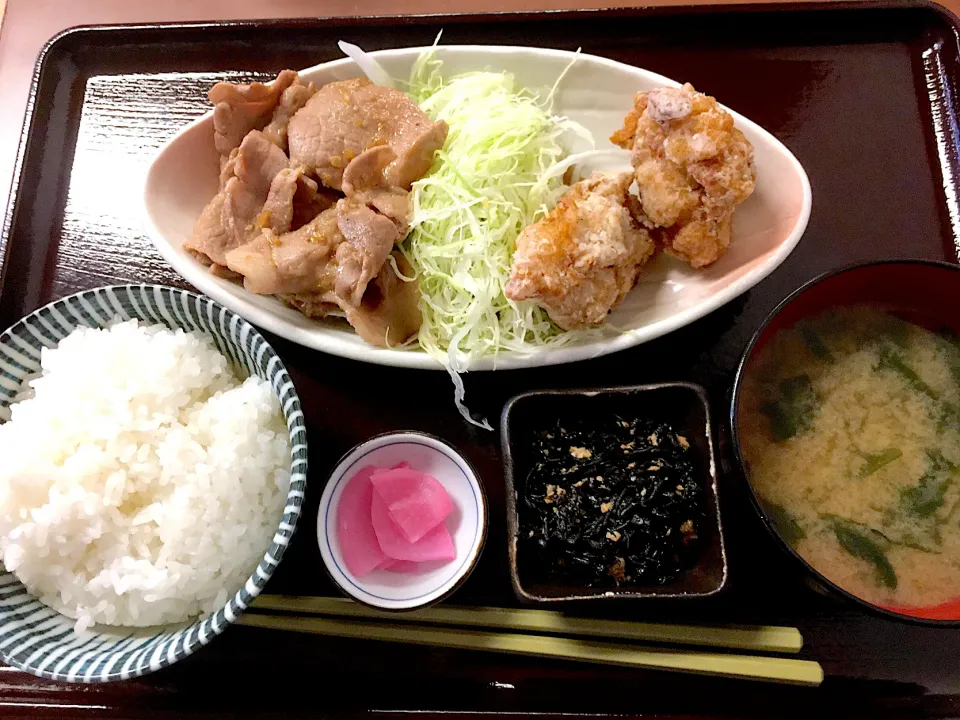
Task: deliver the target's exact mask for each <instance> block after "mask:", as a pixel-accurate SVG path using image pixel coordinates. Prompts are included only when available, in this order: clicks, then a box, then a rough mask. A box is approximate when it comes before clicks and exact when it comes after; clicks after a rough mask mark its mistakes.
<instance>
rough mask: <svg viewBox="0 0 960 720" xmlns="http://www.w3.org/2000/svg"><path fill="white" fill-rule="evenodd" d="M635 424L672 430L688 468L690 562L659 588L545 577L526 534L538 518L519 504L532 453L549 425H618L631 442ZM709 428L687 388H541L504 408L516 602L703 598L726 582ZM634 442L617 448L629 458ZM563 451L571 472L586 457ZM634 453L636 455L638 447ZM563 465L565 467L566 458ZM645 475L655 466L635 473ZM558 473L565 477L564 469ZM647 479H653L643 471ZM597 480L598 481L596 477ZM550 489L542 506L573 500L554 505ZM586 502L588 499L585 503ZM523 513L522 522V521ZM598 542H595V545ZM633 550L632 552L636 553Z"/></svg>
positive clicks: (703, 408) (693, 389)
mask: <svg viewBox="0 0 960 720" xmlns="http://www.w3.org/2000/svg"><path fill="white" fill-rule="evenodd" d="M634 420H636V421H637V422H639V423H640V425H639V426H638V427H641V428H642V427H644V424H645V423H647V422H649V423H652V424H667V425H669V426H670V427H671V428H672V429H673V430H674V431H675V432H674V433H673V436H672V438H673V440H676V442H677V445H678V446H679V447H681V448H683V451H682V456H683V462H684V463H685V467H687V468H688V469H689V477H690V478H691V479H692V480H693V481H694V482H696V483H697V485H698V490H697V492H698V493H699V496H698V497H699V500H698V502H697V507H698V508H699V509H700V512H701V515H700V516H699V517H698V521H697V525H696V540H695V543H696V544H695V545H694V546H693V551H692V553H691V557H690V558H688V561H687V563H686V565H685V567H684V569H683V570H681V571H680V572H679V574H678V575H676V577H673V578H671V579H669V580H668V581H667V582H664V583H663V584H659V583H656V582H650V583H630V582H623V583H612V582H611V583H603V582H601V583H596V584H592V585H591V584H590V583H588V582H587V581H584V580H582V579H580V578H569V577H567V578H565V577H562V573H550V572H548V571H547V568H546V563H545V562H544V560H543V558H542V557H540V556H539V554H538V553H539V550H538V548H536V547H533V546H532V545H529V544H528V543H527V542H526V538H527V535H526V533H527V532H529V533H530V537H531V538H533V537H534V532H535V531H533V530H528V527H527V526H529V525H531V523H532V522H533V518H534V516H535V515H536V513H537V512H538V511H537V509H536V508H535V507H534V506H532V505H529V504H528V503H527V502H525V500H524V490H525V487H526V482H527V478H528V477H529V476H530V473H531V471H532V470H533V468H534V465H535V463H537V462H538V458H537V457H536V454H537V453H542V452H544V451H543V449H542V448H540V447H539V446H538V445H537V443H538V442H539V441H541V440H542V439H543V438H551V439H552V438H554V434H548V432H553V431H551V430H550V428H551V427H554V426H556V427H557V428H559V431H560V432H561V433H568V432H574V431H569V430H567V429H566V428H564V427H563V425H565V424H574V423H576V424H577V425H578V427H581V428H587V429H588V428H591V427H607V426H609V425H611V424H613V423H617V425H618V426H619V425H622V427H623V428H624V432H626V433H629V435H631V436H632V435H633V427H632V425H633V422H634ZM605 424H606V425H605ZM710 427H711V426H710V408H709V406H708V403H707V397H706V393H705V392H704V391H703V389H702V388H701V387H700V386H698V385H694V384H692V383H683V382H676V383H662V384H656V385H637V386H631V387H622V388H604V389H596V390H557V391H550V390H545V391H537V392H530V393H525V394H523V395H518V396H516V397H514V398H513V399H511V400H510V401H509V402H508V403H507V404H506V406H505V407H504V410H503V418H502V422H501V430H500V433H501V443H502V446H503V456H504V465H505V476H506V486H507V488H506V489H507V493H506V495H507V532H508V534H509V535H508V542H507V545H508V548H509V559H510V577H511V581H512V584H513V589H514V592H516V594H517V596H518V597H519V598H520V599H521V600H525V601H530V602H557V601H563V600H589V599H596V598H668V597H669V598H673V597H677V598H680V597H705V596H708V595H713V594H715V593H717V592H719V591H720V590H721V589H722V588H723V587H724V585H725V583H726V580H727V556H726V550H725V548H724V544H723V534H722V529H721V522H720V512H719V507H718V503H717V474H716V463H715V461H714V451H713V441H712V439H711V429H710ZM605 437H607V438H611V437H614V436H612V435H611V436H605ZM628 437H629V436H628ZM625 439H628V438H625ZM650 439H653V446H656V445H657V442H658V441H657V440H656V439H655V438H654V436H653V435H651V436H650V438H646V439H643V440H641V441H640V443H642V442H643V441H644V440H647V441H649V440H650ZM558 442H559V441H558ZM613 442H616V441H613ZM633 444H634V443H633V442H632V441H629V442H627V443H625V444H622V445H619V447H621V448H625V450H624V451H623V452H624V454H627V453H629V452H634V451H633V450H632V449H631V448H632V447H633ZM638 448H639V444H638ZM568 450H569V452H570V455H571V456H572V457H571V458H570V464H571V465H572V466H576V464H577V458H578V457H582V453H585V452H586V451H585V449H583V448H579V447H574V446H571V447H570V448H568ZM562 451H563V449H561V452H562ZM598 452H599V450H598ZM607 452H610V451H607ZM612 452H614V453H619V452H620V450H619V449H614V450H613V451H612ZM636 452H637V453H640V452H641V451H640V450H639V449H637V450H636ZM651 452H655V451H653V450H651ZM638 457H641V458H642V457H645V456H644V455H638ZM686 463H688V465H686ZM562 464H564V465H566V460H565V461H564V462H563V463H562ZM584 464H586V463H584ZM644 464H645V463H644ZM644 469H645V470H654V469H656V470H659V469H660V468H659V467H656V468H654V467H653V466H651V467H649V468H641V470H644ZM668 470H669V468H668ZM551 472H553V471H552V470H551ZM560 472H561V473H564V472H566V469H565V468H564V469H563V470H561V471H560ZM647 476H648V477H655V476H653V475H649V473H648V474H647ZM558 477H559V476H558ZM595 479H596V480H599V481H601V482H603V478H602V476H598V477H596V478H595ZM542 481H543V478H542V477H541V478H539V479H538V483H539V482H542ZM608 482H610V481H609V480H608ZM623 482H624V483H625V482H626V481H623ZM642 482H647V481H642V480H638V481H637V483H638V487H639V486H640V483H642ZM582 484H583V483H582V482H580V483H578V484H576V485H573V486H571V488H570V490H569V492H571V493H572V492H574V490H573V488H579V487H580V486H581V485H582ZM553 487H554V486H553V485H547V486H546V488H547V492H546V495H545V497H544V501H543V502H544V503H547V504H550V503H557V504H559V503H562V502H570V501H571V500H572V497H571V496H569V495H568V497H567V498H559V499H558V496H556V495H553V493H554V492H559V493H560V494H561V495H563V494H566V493H567V491H564V490H556V491H554V490H552V489H551V488H553ZM658 487H659V486H658ZM677 490H678V492H679V491H680V490H681V486H679V485H678V486H677ZM603 491H604V492H607V488H606V487H604V488H603ZM577 492H584V491H577ZM643 492H644V493H645V491H643ZM657 492H664V491H663V490H658V491H657ZM621 497H623V496H621ZM538 498H539V491H538V495H537V499H536V500H531V502H538V501H539V500H538ZM590 499H591V498H589V497H588V498H586V500H584V502H587V501H589V500H590ZM557 504H554V505H553V506H552V507H551V509H552V510H553V512H558V510H557V509H556V508H557ZM604 505H606V503H604V504H603V505H601V510H600V512H603V513H606V512H608V510H604V509H602V508H603V506H604ZM561 507H562V505H561ZM594 507H596V506H595V505H594ZM594 511H595V510H594ZM642 512H643V511H638V512H637V514H636V515H635V517H639V516H640V513H642ZM525 513H527V514H528V516H525ZM534 524H535V523H534ZM521 528H523V532H524V537H523V538H521V537H520V533H521ZM625 532H626V531H625ZM670 532H671V530H669V529H668V530H666V535H667V536H669V535H670ZM620 537H621V536H620V534H619V533H618V532H614V533H612V534H607V535H606V538H609V539H610V540H611V541H612V542H616V541H618V540H619V539H620ZM602 539H603V538H602V536H601V541H602ZM530 542H534V541H533V540H531V541H530ZM625 547H629V546H628V545H627V546H625ZM631 552H636V549H634V550H631ZM613 568H614V566H611V574H613V572H612V570H613Z"/></svg>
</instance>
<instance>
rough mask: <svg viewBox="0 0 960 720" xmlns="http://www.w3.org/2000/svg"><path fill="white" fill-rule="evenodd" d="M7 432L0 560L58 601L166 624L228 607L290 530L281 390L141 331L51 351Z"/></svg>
mask: <svg viewBox="0 0 960 720" xmlns="http://www.w3.org/2000/svg"><path fill="white" fill-rule="evenodd" d="M41 365H42V374H41V375H40V376H39V377H37V378H36V379H33V380H32V381H31V382H30V385H31V389H32V397H31V396H29V395H28V397H27V399H23V400H21V401H20V402H18V403H16V404H14V405H12V406H11V419H10V421H9V422H7V423H5V424H3V425H0V559H2V561H3V564H4V566H5V567H6V568H7V570H9V571H11V572H14V573H15V574H16V575H17V577H18V578H19V579H20V581H21V582H23V584H24V585H26V587H27V588H28V589H29V590H30V591H31V592H32V593H33V594H34V595H36V596H37V597H38V598H40V599H41V600H42V601H43V602H44V603H46V604H47V605H49V606H51V607H53V608H55V609H57V610H59V611H60V612H62V613H63V614H65V615H67V616H69V617H71V618H76V620H77V629H78V630H82V629H84V628H86V627H89V626H91V625H93V624H94V623H104V624H108V625H134V626H146V625H159V624H166V623H175V622H180V621H183V620H186V619H188V618H191V617H194V616H197V615H200V614H202V613H207V612H211V611H214V610H216V609H217V608H218V607H219V606H221V605H222V604H223V603H224V602H225V601H226V600H227V597H228V596H229V595H232V594H233V593H235V592H236V591H237V590H239V589H240V587H241V586H242V585H243V583H244V582H245V581H246V579H247V577H249V575H250V574H251V573H252V572H253V571H254V570H255V568H256V566H257V563H258V562H259V560H260V558H261V557H262V556H263V553H264V552H265V551H266V549H267V547H268V546H269V544H270V539H271V537H272V536H273V534H274V532H275V531H276V528H277V525H278V524H279V521H280V517H281V513H282V509H283V505H284V500H285V498H286V493H287V489H288V486H289V481H290V478H289V466H290V443H289V436H288V433H287V428H286V424H285V422H284V419H283V415H282V413H281V411H280V407H279V402H278V400H277V398H276V396H275V395H274V394H273V392H272V390H271V388H270V385H269V383H267V382H265V381H262V380H260V379H259V378H256V377H251V378H248V379H247V380H245V381H243V382H241V381H240V380H239V379H238V378H237V377H235V375H234V374H233V372H232V370H231V368H230V366H229V364H228V361H227V360H226V358H225V357H224V356H223V355H222V354H221V353H220V352H218V351H217V349H216V348H215V347H214V346H213V344H212V343H211V342H210V341H209V340H207V339H205V338H203V337H200V336H197V335H194V334H191V333H185V332H183V331H181V330H177V331H176V332H174V331H170V330H168V329H166V328H164V327H163V326H160V325H154V326H148V325H144V324H140V323H138V322H136V321H128V322H117V323H115V324H112V325H111V326H110V327H109V328H107V329H104V330H91V329H87V328H80V329H78V330H76V331H75V332H73V333H71V334H70V335H69V336H68V337H67V338H65V339H64V340H63V341H62V342H61V343H60V345H59V347H57V348H56V349H52V350H44V351H43V352H42V356H41Z"/></svg>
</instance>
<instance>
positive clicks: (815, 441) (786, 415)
mask: <svg viewBox="0 0 960 720" xmlns="http://www.w3.org/2000/svg"><path fill="white" fill-rule="evenodd" d="M740 403H741V404H740V414H739V422H738V425H739V431H740V436H741V444H742V449H743V453H744V457H745V460H746V462H747V467H748V473H749V477H750V481H751V483H752V485H753V487H754V489H755V490H756V492H757V493H758V495H759V496H760V498H761V502H762V503H763V505H764V506H765V509H766V511H767V514H768V517H770V518H771V519H772V520H773V521H774V522H775V524H776V525H777V526H778V529H779V530H780V533H781V535H782V536H783V537H784V538H785V539H786V540H787V542H789V543H790V544H791V545H792V546H793V548H794V549H795V550H796V551H797V553H799V555H800V556H801V557H803V558H804V559H805V560H807V562H809V563H810V564H811V565H813V567H815V568H816V569H817V570H818V571H820V572H821V573H822V574H823V575H825V576H826V577H827V578H829V579H830V580H831V581H833V582H834V583H836V584H837V585H839V586H840V587H842V588H844V589H845V590H847V591H848V592H850V593H852V594H854V595H856V596H858V597H860V598H863V599H864V600H867V601H868V602H871V603H874V604H876V605H881V606H885V607H892V608H894V609H912V608H920V607H930V606H935V605H940V604H942V603H944V602H947V601H950V600H954V599H957V598H960V510H958V507H960V339H958V338H957V337H956V336H955V335H954V333H953V332H951V331H949V330H940V331H934V330H931V329H927V328H925V327H921V326H919V325H916V324H913V323H911V322H907V321H905V320H903V319H901V318H900V317H897V316H896V315H894V314H891V313H888V312H886V311H884V310H882V309H880V308H876V307H872V306H859V307H852V308H843V309H836V310H832V311H829V312H827V313H825V314H823V315H820V316H817V317H814V318H810V319H806V320H803V321H801V322H799V323H798V324H796V325H794V326H793V327H790V328H786V329H783V330H780V331H779V332H777V333H776V334H775V335H774V336H773V337H772V338H771V339H770V341H769V342H768V343H767V344H766V345H765V346H763V347H761V348H760V349H759V351H758V352H757V353H756V354H755V356H754V358H753V360H752V361H751V365H750V367H749V369H748V371H747V373H746V374H745V376H744V381H743V388H742V393H741V399H740Z"/></svg>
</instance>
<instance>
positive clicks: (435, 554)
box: [372, 492, 457, 562]
mask: <svg viewBox="0 0 960 720" xmlns="http://www.w3.org/2000/svg"><path fill="white" fill-rule="evenodd" d="M372 515H373V530H374V532H375V533H376V535H377V541H378V542H379V543H380V549H381V550H382V552H383V554H384V555H386V556H387V557H391V558H395V559H397V560H413V561H414V562H424V561H427V560H448V561H449V560H453V559H454V558H455V557H456V556H457V553H456V550H455V549H454V547H453V538H452V537H450V531H449V530H447V527H446V526H445V525H444V524H443V523H440V524H439V525H436V526H435V527H434V528H433V529H432V530H429V531H428V532H427V534H426V535H424V536H423V537H422V538H420V539H419V540H417V542H413V543H412V542H410V541H409V540H407V539H406V538H405V537H404V536H403V533H402V532H401V531H400V528H399V527H398V526H397V524H396V523H395V522H394V521H393V519H392V518H391V517H390V511H389V509H388V508H387V504H386V503H385V502H384V501H383V498H381V497H380V495H379V494H377V493H376V492H374V493H373V513H372Z"/></svg>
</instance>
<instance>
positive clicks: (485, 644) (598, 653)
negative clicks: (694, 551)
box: [238, 613, 823, 685]
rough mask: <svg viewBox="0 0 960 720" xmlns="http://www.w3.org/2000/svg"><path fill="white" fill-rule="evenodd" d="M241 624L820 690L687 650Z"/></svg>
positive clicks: (795, 663)
mask: <svg viewBox="0 0 960 720" xmlns="http://www.w3.org/2000/svg"><path fill="white" fill-rule="evenodd" d="M238 622H239V623H240V624H241V625H246V626H251V627H260V628H270V629H274V630H288V631H296V632H306V633H313V634H316V635H333V636H337V637H345V638H356V639H359V640H381V641H387V642H398V643H410V644H414V645H429V646H432V647H445V648H457V649H462V650H482V651H486V652H502V653H508V654H513V655H533V656H537V657H549V658H557V659H562V660H578V661H583V662H591V663H599V664H603V665H619V666H624V667H634V668H659V669H662V670H675V671H680V672H688V673H697V674H702V675H716V676H720V677H731V678H741V679H747V680H763V681H768V682H779V683H788V684H792V685H819V684H820V683H821V682H823V670H822V669H821V667H820V665H819V664H818V663H815V662H812V661H809V660H793V659H787V658H773V657H761V656H755V655H726V654H720V653H703V652H693V651H687V650H651V649H646V648H641V647H638V646H631V645H624V644H619V643H606V642H596V641H585V640H579V639H574V638H563V637H555V636H548V635H525V634H515V633H497V632H489V631H482V630H465V629H453V628H439V627H425V626H403V625H397V624H392V625H391V624H386V623H371V622H365V621H358V620H341V619H333V618H325V617H310V616H295V615H266V614H261V613H244V614H243V615H241V616H240V618H239V619H238Z"/></svg>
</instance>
